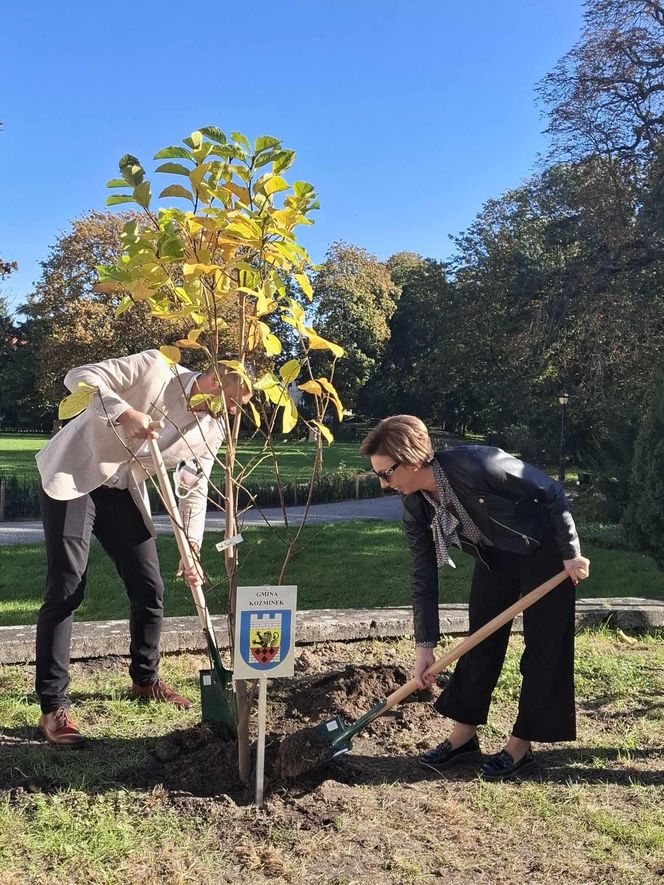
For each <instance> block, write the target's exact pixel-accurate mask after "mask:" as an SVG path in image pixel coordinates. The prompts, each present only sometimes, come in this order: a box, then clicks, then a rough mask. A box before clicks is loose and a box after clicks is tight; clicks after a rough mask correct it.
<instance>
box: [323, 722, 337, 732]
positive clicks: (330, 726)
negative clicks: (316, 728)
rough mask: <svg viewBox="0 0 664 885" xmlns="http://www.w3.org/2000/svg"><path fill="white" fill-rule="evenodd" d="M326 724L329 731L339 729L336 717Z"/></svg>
mask: <svg viewBox="0 0 664 885" xmlns="http://www.w3.org/2000/svg"><path fill="white" fill-rule="evenodd" d="M325 725H326V726H327V730H328V731H336V730H337V723H336V722H335V721H334V719H333V720H332V722H326V723H325Z"/></svg>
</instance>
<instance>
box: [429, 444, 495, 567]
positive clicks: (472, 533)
mask: <svg viewBox="0 0 664 885" xmlns="http://www.w3.org/2000/svg"><path fill="white" fill-rule="evenodd" d="M430 463H431V467H432V469H433V475H434V479H435V480H436V488H437V489H438V497H439V498H440V500H439V501H436V500H435V499H434V498H432V497H431V495H430V494H429V493H428V492H424V491H423V492H422V494H423V495H424V498H425V500H426V501H428V503H429V504H431V506H432V507H433V508H434V511H435V512H434V516H433V522H432V523H431V531H432V532H433V540H434V544H435V546H436V560H437V562H438V565H439V566H442V565H449V566H451V567H452V568H456V566H455V564H454V563H453V562H452V559H451V557H450V554H449V550H448V547H461V544H460V543H459V527H460V528H461V533H462V534H463V535H464V537H466V538H468V539H469V540H470V541H472V542H473V543H474V544H479V543H480V541H484V540H485V539H484V538H483V536H482V533H481V532H480V530H479V529H478V528H477V526H476V525H475V523H474V522H473V521H472V519H471V518H470V517H469V516H468V514H467V513H466V511H465V509H464V507H463V505H462V503H461V501H459V499H458V497H457V495H456V492H455V491H454V489H453V488H452V486H451V485H450V481H449V479H448V478H447V476H446V475H445V471H444V470H443V468H442V467H441V466H440V464H439V463H438V461H437V460H436V459H435V458H434V459H433V461H431V462H430ZM449 508H451V511H453V512H451V511H450V509H449Z"/></svg>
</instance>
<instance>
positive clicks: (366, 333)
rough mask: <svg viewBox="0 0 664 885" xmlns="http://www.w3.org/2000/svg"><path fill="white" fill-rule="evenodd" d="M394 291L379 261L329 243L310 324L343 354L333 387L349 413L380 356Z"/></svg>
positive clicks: (355, 249) (394, 303)
mask: <svg viewBox="0 0 664 885" xmlns="http://www.w3.org/2000/svg"><path fill="white" fill-rule="evenodd" d="M399 292H400V290H399V287H398V286H396V285H395V284H394V282H393V281H392V278H391V276H390V272H389V269H388V268H387V267H386V265H385V264H384V263H383V262H381V261H379V260H378V259H377V258H376V257H375V256H374V255H371V254H370V253H369V252H367V251H366V249H362V248H361V247H360V246H352V245H350V244H348V243H335V244H333V245H332V246H331V247H330V249H329V250H328V253H327V257H326V260H325V262H324V264H323V265H322V266H321V267H320V269H319V271H318V273H317V275H316V280H315V283H314V299H313V305H314V317H315V324H316V328H317V329H319V331H320V333H321V335H324V336H325V337H328V338H331V339H332V340H333V341H338V342H339V343H340V344H341V345H342V346H343V347H344V349H345V351H346V357H345V359H344V360H343V362H342V363H340V364H339V366H338V367H337V369H336V371H335V385H336V387H337V390H338V391H339V395H340V396H341V397H342V399H343V401H344V403H345V404H346V406H347V407H348V408H351V409H354V408H357V405H358V394H359V392H360V391H361V390H362V388H364V386H365V385H366V384H367V382H368V380H369V378H370V377H371V376H372V374H373V372H374V370H375V369H376V367H377V366H378V365H379V363H380V361H381V359H382V357H383V355H384V353H385V347H386V344H387V342H388V340H389V337H390V327H389V321H390V318H391V316H392V314H393V313H394V311H395V309H396V306H397V302H398V299H399Z"/></svg>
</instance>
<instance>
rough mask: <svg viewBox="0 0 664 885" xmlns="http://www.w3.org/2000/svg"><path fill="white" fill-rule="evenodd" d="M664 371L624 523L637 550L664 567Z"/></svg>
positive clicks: (640, 444)
mask: <svg viewBox="0 0 664 885" xmlns="http://www.w3.org/2000/svg"><path fill="white" fill-rule="evenodd" d="M663 500H664V373H663V372H661V370H660V372H659V374H658V376H657V377H656V378H655V380H654V381H653V384H652V387H651V391H650V396H649V398H648V403H647V407H646V409H645V414H644V416H643V421H642V422H641V429H640V431H639V436H638V438H637V441H636V449H635V452H634V461H633V465H632V476H631V483H630V487H629V500H628V504H627V508H626V511H625V517H624V525H625V530H626V532H627V536H628V538H629V539H630V540H631V542H632V543H633V544H634V546H635V547H636V548H637V549H638V550H642V551H643V552H644V553H647V554H648V555H650V556H652V557H653V558H654V560H655V562H656V563H657V564H658V565H659V567H660V568H661V569H664V508H663V507H662V501H663Z"/></svg>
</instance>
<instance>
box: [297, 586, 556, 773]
mask: <svg viewBox="0 0 664 885" xmlns="http://www.w3.org/2000/svg"><path fill="white" fill-rule="evenodd" d="M567 578H569V573H568V572H567V571H566V570H563V571H561V572H559V573H558V574H557V575H555V576H554V577H553V578H550V579H549V580H548V581H546V582H545V583H544V584H540V586H539V587H536V588H535V589H534V590H531V591H530V593H527V594H526V595H525V596H522V597H521V599H519V600H517V602H515V603H514V605H511V606H509V608H506V609H505V611H503V612H501V613H500V614H499V615H496V617H495V618H493V619H492V620H490V621H489V622H488V623H487V624H485V625H484V626H483V627H480V629H479V630H476V631H475V632H474V633H472V634H471V635H470V636H468V637H467V638H466V639H464V640H463V641H462V642H460V643H459V644H458V645H455V646H454V648H451V649H450V650H449V651H448V652H446V653H445V654H444V655H443V656H442V657H440V658H438V659H437V660H436V661H435V662H434V663H433V664H431V666H430V667H428V668H427V669H426V670H425V671H424V674H423V675H425V676H437V675H438V674H439V673H442V671H443V670H445V669H446V668H447V667H449V665H450V664H452V663H454V661H457V660H458V659H459V658H460V657H461V656H462V655H465V654H466V652H469V651H470V650H471V648H475V646H476V645H479V644H480V642H483V641H484V640H485V639H486V638H487V636H490V635H491V634H492V633H495V632H496V630H498V629H499V628H500V627H502V626H504V625H505V624H507V623H509V622H510V621H511V620H512V619H513V618H515V617H516V616H517V615H519V614H521V612H523V611H525V610H526V609H527V608H530V606H531V605H534V604H535V603H536V602H537V601H538V600H539V599H541V598H542V597H543V596H546V594H547V593H550V592H551V590H553V589H554V588H555V587H557V586H558V585H559V584H562V582H563V581H564V580H566V579H567ZM417 688H418V680H417V679H416V678H413V679H410V680H409V681H408V682H406V684H405V685H402V686H400V687H399V688H398V689H397V690H396V691H393V692H392V694H391V695H388V697H386V698H384V699H383V700H382V701H380V702H379V703H377V704H376V705H375V706H374V707H372V708H371V709H370V710H368V711H367V712H366V713H365V714H364V715H363V716H360V718H359V719H357V720H356V721H355V722H353V723H351V724H350V725H346V724H345V722H344V721H343V720H342V719H341V718H340V717H339V716H335V717H334V718H332V719H328V720H327V721H326V722H321V723H320V725H318V726H316V727H315V728H310V729H304V730H303V731H301V732H297V733H295V734H293V735H289V736H288V737H286V738H285V739H284V740H283V741H282V744H281V746H280V748H279V768H280V770H281V773H282V774H283V775H285V776H286V777H297V776H299V775H300V774H303V773H304V772H305V771H308V770H309V769H311V768H313V767H315V766H316V765H318V764H320V763H323V762H326V761H328V760H329V759H332V758H333V757H335V756H340V755H341V754H342V753H347V752H348V751H349V750H350V749H351V748H352V742H351V741H352V738H353V737H355V735H356V734H358V732H360V731H362V729H363V728H366V726H367V725H369V723H370V722H373V721H374V719H377V718H378V717H379V716H382V715H383V713H386V712H387V711H388V710H391V709H392V707H395V706H396V705H397V704H399V703H401V701H403V700H405V698H407V697H408V696H409V695H411V694H412V693H413V692H414V691H416V689H417Z"/></svg>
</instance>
